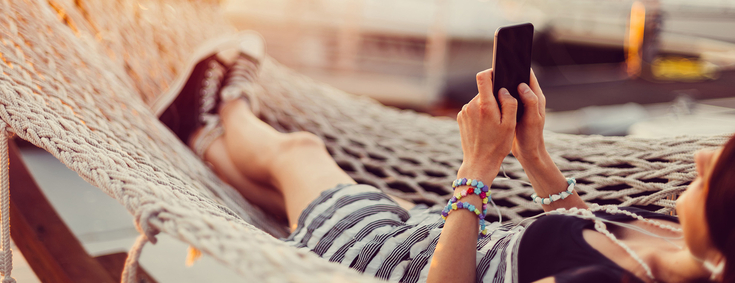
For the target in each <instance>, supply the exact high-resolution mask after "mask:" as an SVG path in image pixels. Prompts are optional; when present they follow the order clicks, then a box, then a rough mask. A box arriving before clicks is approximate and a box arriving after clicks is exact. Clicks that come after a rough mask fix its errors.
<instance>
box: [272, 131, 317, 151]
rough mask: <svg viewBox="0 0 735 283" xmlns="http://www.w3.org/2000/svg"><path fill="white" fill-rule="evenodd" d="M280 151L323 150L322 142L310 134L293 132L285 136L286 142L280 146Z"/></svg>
mask: <svg viewBox="0 0 735 283" xmlns="http://www.w3.org/2000/svg"><path fill="white" fill-rule="evenodd" d="M281 146H282V148H281V150H283V151H291V150H315V149H324V150H325V151H326V146H325V145H324V141H323V140H322V139H321V138H319V137H318V136H317V135H315V134H312V133H310V132H294V133H290V134H288V135H287V138H286V141H284V142H283V144H282V145H281Z"/></svg>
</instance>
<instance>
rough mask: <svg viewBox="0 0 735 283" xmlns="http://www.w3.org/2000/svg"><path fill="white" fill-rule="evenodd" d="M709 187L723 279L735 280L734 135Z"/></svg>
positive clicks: (711, 229)
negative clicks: (722, 259)
mask: <svg viewBox="0 0 735 283" xmlns="http://www.w3.org/2000/svg"><path fill="white" fill-rule="evenodd" d="M707 187H708V190H709V192H708V193H707V199H706V201H705V208H704V211H705V217H706V219H707V225H708V226H709V234H710V238H711V239H712V243H713V244H714V246H715V248H717V249H718V250H720V252H722V254H723V255H724V256H725V272H724V276H723V282H735V136H733V137H732V138H730V140H729V141H728V142H727V144H725V147H724V148H723V149H722V153H721V154H720V157H719V158H718V159H717V162H716V163H715V166H714V168H713V169H712V171H711V174H710V177H709V180H708V186H707Z"/></svg>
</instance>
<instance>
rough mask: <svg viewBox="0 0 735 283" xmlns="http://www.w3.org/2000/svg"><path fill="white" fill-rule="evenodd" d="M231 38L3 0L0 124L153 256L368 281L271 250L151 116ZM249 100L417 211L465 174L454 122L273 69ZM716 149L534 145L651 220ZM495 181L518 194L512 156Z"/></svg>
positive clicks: (161, 11)
mask: <svg viewBox="0 0 735 283" xmlns="http://www.w3.org/2000/svg"><path fill="white" fill-rule="evenodd" d="M234 32H235V30H234V28H232V27H231V26H230V25H228V23H226V22H225V21H224V16H223V14H222V12H221V11H220V8H219V4H218V1H191V2H189V1H183V0H182V1H175V0H174V1H156V0H152V1H130V0H120V1H80V0H77V1H71V0H49V1H40V0H4V1H0V59H2V62H1V63H0V68H1V69H2V74H0V119H2V121H4V122H5V123H7V125H8V129H7V130H8V131H10V132H12V133H15V134H16V135H17V136H18V137H20V138H22V139H24V140H27V141H29V142H31V143H33V144H34V145H36V146H38V147H41V148H43V149H45V150H47V151H48V152H50V153H51V154H53V155H54V156H55V157H56V158H58V159H59V160H61V161H62V162H63V163H64V164H66V165H67V166H68V167H69V168H71V169H72V170H74V171H76V172H77V173H78V174H79V175H80V176H81V177H82V178H84V179H85V180H86V181H88V182H89V183H91V184H93V185H95V186H97V187H98V188H100V189H101V190H103V191H104V192H105V193H107V194H108V195H110V196H111V197H113V198H115V199H117V200H118V201H119V202H120V203H121V204H122V205H124V206H125V207H126V208H127V209H128V211H129V212H130V213H131V214H132V215H133V217H134V220H135V223H136V225H137V227H138V228H139V230H140V232H141V233H142V234H143V235H144V236H145V237H146V239H147V240H149V241H151V242H154V243H155V235H156V234H157V233H159V232H163V233H166V234H169V235H171V236H174V237H176V238H178V239H179V240H181V241H183V242H186V243H188V244H190V245H191V246H193V247H194V248H196V249H198V250H200V251H202V252H204V253H206V254H209V255H210V256H212V257H214V258H215V259H217V260H219V261H220V262H222V263H223V264H225V265H227V266H229V267H231V268H232V269H234V270H236V271H238V272H239V273H240V274H242V276H243V277H245V278H247V279H252V280H256V279H257V280H262V281H267V282H283V281H310V282H324V281H338V282H348V281H374V280H375V279H373V278H371V277H366V276H360V275H359V274H357V272H355V271H353V270H351V269H349V268H347V267H344V266H339V265H337V264H333V263H329V262H328V261H326V260H323V259H321V258H319V257H318V256H316V255H315V254H312V253H310V252H308V251H304V250H297V249H294V248H292V247H289V246H287V245H286V244H285V243H283V242H281V241H280V240H278V239H277V238H276V237H282V236H285V235H286V231H287V230H286V227H285V225H284V223H279V222H276V221H275V220H274V219H273V218H271V217H269V216H268V215H266V214H264V213H263V212H262V211H260V210H259V209H258V208H257V207H254V206H252V205H250V204H249V203H248V202H247V201H246V200H245V199H244V198H243V197H242V196H241V195H240V194H239V193H238V192H236V191H235V190H234V189H233V188H232V187H230V186H229V185H227V184H225V183H224V182H222V181H221V180H219V179H218V178H217V177H216V176H215V174H214V173H213V172H212V171H211V170H210V169H209V168H208V167H207V166H206V165H205V164H204V163H203V162H202V161H201V160H199V159H198V158H197V157H196V156H195V155H194V154H193V153H192V152H191V150H189V149H188V148H187V147H186V146H185V145H184V144H182V143H181V142H180V141H179V140H178V139H177V138H176V136H175V135H174V134H173V133H171V132H170V131H169V130H168V129H167V128H166V127H165V126H163V125H162V124H161V123H160V122H158V119H157V118H156V116H155V115H154V114H152V113H151V111H150V109H149V105H150V104H151V103H152V102H153V101H154V100H155V98H156V96H157V95H159V94H161V93H163V92H164V91H166V90H167V88H168V86H169V83H171V82H172V81H173V80H174V78H175V76H176V75H177V71H178V70H180V69H183V68H184V66H183V65H184V63H185V62H186V61H187V59H188V56H189V54H191V53H192V51H193V50H194V49H195V48H196V46H197V45H198V44H199V43H201V42H204V41H206V40H207V39H209V38H213V37H217V36H220V35H226V34H232V33H234ZM255 91H256V95H257V96H258V97H259V100H260V102H261V108H262V109H261V113H262V116H263V119H264V120H265V121H266V122H268V123H269V124H271V125H272V126H273V127H275V128H276V129H278V130H281V131H288V132H290V131H297V130H306V131H310V132H313V133H315V134H317V135H318V136H320V137H321V138H322V139H324V140H325V142H326V144H327V147H328V150H329V152H330V153H331V154H332V155H333V157H334V158H335V160H336V161H337V163H338V164H339V165H340V166H341V167H342V168H343V169H344V170H345V171H347V172H348V173H349V174H350V175H351V176H352V177H353V178H354V179H355V180H357V181H358V182H360V183H366V184H371V185H374V186H376V187H378V188H380V189H382V190H384V191H386V192H387V193H389V194H392V195H395V196H398V197H402V198H405V199H408V200H411V201H413V202H416V203H425V204H429V205H432V204H437V203H445V202H446V200H447V199H448V197H449V196H450V192H451V187H450V186H449V184H450V183H451V181H452V180H453V179H454V177H455V174H456V170H457V169H458V168H459V165H460V164H461V162H462V151H461V145H460V139H459V131H458V128H457V124H456V122H455V121H454V120H452V119H447V118H436V117H431V116H428V115H425V114H419V113H416V112H412V111H404V110H398V109H394V108H389V107H385V106H383V105H381V104H379V103H377V102H375V101H373V100H371V99H368V98H364V97H357V96H354V95H350V94H347V93H344V92H342V91H340V90H337V89H335V88H332V87H329V86H327V85H325V84H322V83H319V82H315V81H313V80H311V79H309V78H307V77H305V76H303V75H300V74H298V73H296V72H294V71H292V70H290V69H288V68H287V67H285V66H282V65H280V64H279V63H278V62H276V61H275V60H273V59H272V58H267V59H266V60H264V62H263V64H262V66H261V72H260V78H259V81H258V83H257V84H256V88H255ZM727 138H728V137H727V136H711V137H677V138H661V139H639V138H631V137H603V136H576V135H563V134H554V133H546V136H545V139H546V143H547V147H548V149H549V151H550V153H551V154H552V156H553V159H554V161H555V162H556V164H557V165H558V166H559V167H560V168H561V170H562V171H563V173H564V174H565V175H566V176H568V177H575V178H576V179H577V181H578V186H577V190H578V192H579V193H580V195H581V196H582V198H583V199H584V200H585V201H588V202H594V203H600V204H616V205H632V206H639V207H643V208H646V209H649V210H653V211H657V212H662V213H668V212H672V210H673V208H674V199H675V197H676V196H677V194H679V193H680V192H682V191H683V190H684V189H685V187H686V185H687V184H688V183H689V182H691V181H692V180H693V179H694V178H695V176H696V172H695V170H694V163H693V158H692V154H693V152H694V151H696V150H697V149H700V148H704V147H716V146H720V145H722V144H723V143H724V142H725V141H726V140H727ZM504 168H505V170H506V171H507V172H508V175H509V176H510V177H512V178H517V179H523V180H527V178H526V176H525V174H524V173H523V169H522V168H521V167H520V165H519V163H518V162H517V161H516V160H515V159H514V158H512V157H510V156H509V157H508V158H506V160H505V161H504ZM10 174H13V173H12V172H10ZM492 188H493V200H494V201H495V202H496V203H497V204H498V205H500V211H501V212H502V214H503V216H504V219H507V218H510V219H511V220H518V219H521V218H523V217H528V216H533V215H535V214H537V213H539V212H540V211H541V208H540V206H538V205H536V204H533V203H532V202H530V201H529V200H528V197H529V196H530V194H531V193H532V192H533V190H532V189H531V188H530V187H528V186H526V185H523V184H521V183H519V182H513V181H496V182H494V183H493V185H492ZM489 213H491V215H489V216H488V220H495V219H497V218H496V215H495V214H494V211H489ZM273 236H276V237H273ZM305 275H308V276H305Z"/></svg>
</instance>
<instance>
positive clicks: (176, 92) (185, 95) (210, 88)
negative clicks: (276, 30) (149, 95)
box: [151, 31, 265, 157]
mask: <svg viewBox="0 0 735 283" xmlns="http://www.w3.org/2000/svg"><path fill="white" fill-rule="evenodd" d="M264 56H265V45H264V40H263V38H262V36H260V34H258V33H255V32H250V31H248V32H241V33H238V34H235V35H231V36H227V37H221V38H218V39H214V40H210V41H208V42H207V43H205V44H204V45H203V46H201V47H200V48H198V49H197V51H196V52H195V53H194V56H192V58H191V59H190V61H189V62H188V64H187V65H186V66H185V69H184V70H182V72H181V74H180V75H179V76H178V77H177V79H176V80H174V82H173V83H172V84H171V87H170V88H169V90H168V91H167V92H165V93H163V94H162V95H161V96H160V97H158V99H157V100H156V101H154V102H153V105H152V107H151V108H152V110H153V112H154V113H155V114H156V115H158V116H159V119H160V120H161V122H163V123H164V124H165V125H166V126H167V127H169V129H171V130H172V131H173V132H174V133H175V134H176V136H178V138H179V139H180V140H181V141H182V142H184V143H185V144H187V145H191V146H192V148H193V149H194V151H195V152H196V153H197V154H198V155H199V156H200V157H201V156H202V154H203V151H204V149H206V148H207V147H208V146H209V144H210V143H211V142H212V141H214V140H215V139H216V138H217V137H218V136H219V135H221V134H222V132H223V130H222V126H221V123H220V121H219V115H218V114H217V111H218V108H219V104H220V102H221V96H220V88H221V86H222V85H223V80H224V79H225V75H226V74H227V72H228V68H229V67H231V66H235V67H236V66H239V65H240V64H239V63H237V62H239V61H241V60H242V59H241V58H249V59H248V60H250V62H251V63H253V64H255V66H257V65H258V63H259V62H260V60H262V58H263V57H264ZM237 69H238V70H239V69H240V68H239V67H238V68H237ZM256 70H257V69H256ZM199 128H203V129H204V131H202V134H201V135H199V136H201V137H202V138H199V137H198V138H197V140H194V141H192V140H191V135H192V134H193V133H194V131H196V130H197V129H199Z"/></svg>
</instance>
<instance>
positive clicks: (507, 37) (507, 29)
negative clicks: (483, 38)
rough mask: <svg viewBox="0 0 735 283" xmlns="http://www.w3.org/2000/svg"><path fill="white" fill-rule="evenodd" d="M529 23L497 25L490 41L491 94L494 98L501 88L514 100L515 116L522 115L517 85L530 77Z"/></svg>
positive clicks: (530, 40)
mask: <svg viewBox="0 0 735 283" xmlns="http://www.w3.org/2000/svg"><path fill="white" fill-rule="evenodd" d="M532 44H533V25H532V24H531V23H525V24H518V25H510V26H503V27H499V28H498V30H496V31H495V40H494V42H493V94H494V95H495V100H496V101H498V107H500V103H499V100H498V92H499V91H500V89H501V88H505V89H507V90H508V92H510V95H511V96H513V97H515V98H516V99H517V100H518V115H517V120H520V119H521V117H523V112H524V111H523V110H524V109H523V103H522V102H521V98H520V96H519V95H518V85H519V84H521V83H526V84H530V81H531V45H532Z"/></svg>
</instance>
